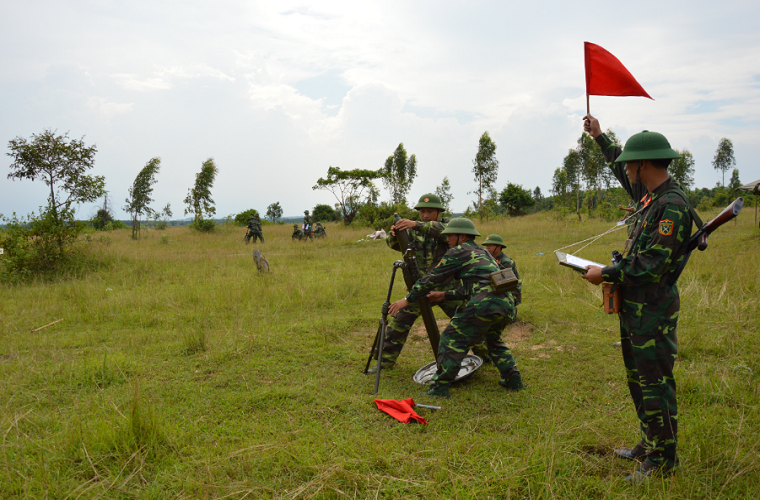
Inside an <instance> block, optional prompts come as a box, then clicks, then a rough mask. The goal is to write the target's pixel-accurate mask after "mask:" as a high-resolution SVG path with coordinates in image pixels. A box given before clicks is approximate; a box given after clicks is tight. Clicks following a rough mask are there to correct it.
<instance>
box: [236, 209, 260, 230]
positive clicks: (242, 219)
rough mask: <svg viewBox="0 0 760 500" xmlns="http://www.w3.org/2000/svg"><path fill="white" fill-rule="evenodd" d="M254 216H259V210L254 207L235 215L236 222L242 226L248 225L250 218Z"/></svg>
mask: <svg viewBox="0 0 760 500" xmlns="http://www.w3.org/2000/svg"><path fill="white" fill-rule="evenodd" d="M254 216H259V211H258V210H256V209H254V208H249V209H248V210H246V211H245V212H240V213H239V214H237V215H236V216H235V224H237V225H238V226H242V227H244V226H247V225H248V219H250V218H251V217H254ZM259 217H260V216H259Z"/></svg>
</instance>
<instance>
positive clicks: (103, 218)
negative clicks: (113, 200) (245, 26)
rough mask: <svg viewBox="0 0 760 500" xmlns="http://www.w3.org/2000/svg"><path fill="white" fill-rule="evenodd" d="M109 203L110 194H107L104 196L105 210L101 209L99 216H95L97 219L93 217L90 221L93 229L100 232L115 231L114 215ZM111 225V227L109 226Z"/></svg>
mask: <svg viewBox="0 0 760 500" xmlns="http://www.w3.org/2000/svg"><path fill="white" fill-rule="evenodd" d="M109 201H110V200H109V199H108V192H106V193H104V194H103V208H99V209H98V212H97V214H95V217H93V218H92V220H91V221H90V222H91V223H92V227H93V228H95V229H97V230H98V231H103V230H108V229H113V222H114V220H113V214H112V213H111V210H110V209H109V207H108V204H109ZM109 224H111V225H110V226H109Z"/></svg>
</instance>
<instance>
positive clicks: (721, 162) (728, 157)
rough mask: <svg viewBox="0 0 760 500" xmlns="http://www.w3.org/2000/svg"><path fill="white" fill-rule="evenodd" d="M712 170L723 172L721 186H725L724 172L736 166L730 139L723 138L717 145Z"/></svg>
mask: <svg viewBox="0 0 760 500" xmlns="http://www.w3.org/2000/svg"><path fill="white" fill-rule="evenodd" d="M712 164H713V168H714V169H715V170H720V171H721V172H723V183H722V184H723V185H724V186H725V185H726V172H727V171H728V169H729V168H731V167H732V166H734V165H736V159H735V158H734V144H733V143H732V142H731V139H726V138H725V137H724V138H723V139H721V140H720V142H719V143H718V149H716V150H715V157H714V158H713V162H712Z"/></svg>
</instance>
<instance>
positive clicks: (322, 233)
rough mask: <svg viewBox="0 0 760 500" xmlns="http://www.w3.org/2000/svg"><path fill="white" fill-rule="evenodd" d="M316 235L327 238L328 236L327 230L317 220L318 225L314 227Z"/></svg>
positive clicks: (316, 236)
mask: <svg viewBox="0 0 760 500" xmlns="http://www.w3.org/2000/svg"><path fill="white" fill-rule="evenodd" d="M314 237H315V238H325V237H327V232H326V231H325V228H324V226H322V224H320V223H319V222H317V224H316V227H315V228H314Z"/></svg>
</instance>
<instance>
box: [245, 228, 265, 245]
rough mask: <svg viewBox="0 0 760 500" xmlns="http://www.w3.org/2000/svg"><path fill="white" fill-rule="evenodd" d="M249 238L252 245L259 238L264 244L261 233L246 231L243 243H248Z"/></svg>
mask: <svg viewBox="0 0 760 500" xmlns="http://www.w3.org/2000/svg"><path fill="white" fill-rule="evenodd" d="M251 238H253V242H254V243H256V238H261V242H262V243H264V235H263V234H261V231H252V230H248V232H247V233H246V235H245V242H246V243H248V241H249V240H250V239H251Z"/></svg>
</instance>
